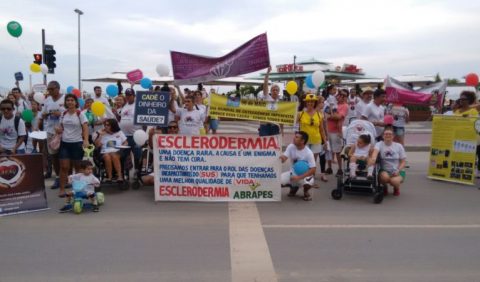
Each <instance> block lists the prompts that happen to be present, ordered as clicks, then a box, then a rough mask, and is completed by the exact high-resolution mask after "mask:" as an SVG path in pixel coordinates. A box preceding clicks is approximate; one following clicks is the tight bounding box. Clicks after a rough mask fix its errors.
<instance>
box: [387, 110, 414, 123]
mask: <svg viewBox="0 0 480 282" xmlns="http://www.w3.org/2000/svg"><path fill="white" fill-rule="evenodd" d="M389 114H391V115H392V116H393V126H396V127H405V124H406V123H407V118H408V115H409V114H410V112H409V111H408V109H407V108H405V107H399V106H393V108H392V109H391V110H390V113H389Z"/></svg>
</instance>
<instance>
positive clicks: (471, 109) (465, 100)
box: [453, 91, 479, 117]
mask: <svg viewBox="0 0 480 282" xmlns="http://www.w3.org/2000/svg"><path fill="white" fill-rule="evenodd" d="M475 100H476V98H475V93H474V92H472V91H462V93H460V99H458V101H459V103H460V105H459V108H458V109H456V110H455V111H454V112H453V114H454V115H456V116H463V117H476V116H478V110H479V108H478V107H479V106H478V105H474V104H475Z"/></svg>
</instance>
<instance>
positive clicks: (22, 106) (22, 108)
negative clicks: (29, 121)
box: [17, 98, 30, 113]
mask: <svg viewBox="0 0 480 282" xmlns="http://www.w3.org/2000/svg"><path fill="white" fill-rule="evenodd" d="M27 109H30V106H29V105H28V103H27V101H25V99H23V98H20V99H18V107H17V112H18V113H22V112H23V111H25V110H27Z"/></svg>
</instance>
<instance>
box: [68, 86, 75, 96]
mask: <svg viewBox="0 0 480 282" xmlns="http://www.w3.org/2000/svg"><path fill="white" fill-rule="evenodd" d="M73 89H75V87H73V86H68V87H67V94H72V91H73Z"/></svg>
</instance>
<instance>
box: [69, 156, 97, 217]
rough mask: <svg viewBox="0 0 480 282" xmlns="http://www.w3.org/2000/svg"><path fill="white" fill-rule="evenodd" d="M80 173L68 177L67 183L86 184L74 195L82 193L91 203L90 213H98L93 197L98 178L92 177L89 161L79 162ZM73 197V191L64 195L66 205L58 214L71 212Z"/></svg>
mask: <svg viewBox="0 0 480 282" xmlns="http://www.w3.org/2000/svg"><path fill="white" fill-rule="evenodd" d="M80 171H81V172H80V173H76V174H72V175H70V176H69V177H68V183H73V182H74V181H82V182H84V183H86V185H85V187H84V188H83V190H82V191H76V193H84V194H85V195H86V196H87V198H89V199H90V201H92V205H93V208H92V211H94V212H98V211H99V210H98V203H97V198H96V197H95V187H98V186H99V185H100V181H99V180H98V178H96V177H95V175H93V164H92V163H91V162H90V161H81V162H80ZM73 195H74V193H73V191H69V192H67V193H66V197H67V199H66V204H65V206H63V207H62V208H61V209H60V212H61V213H63V212H68V211H71V210H72V202H71V201H72V196H73Z"/></svg>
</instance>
